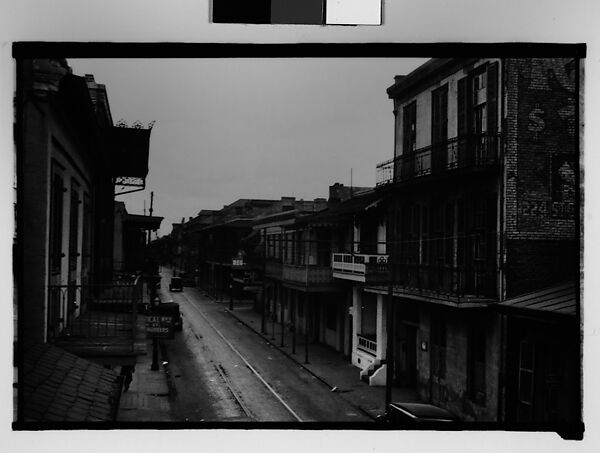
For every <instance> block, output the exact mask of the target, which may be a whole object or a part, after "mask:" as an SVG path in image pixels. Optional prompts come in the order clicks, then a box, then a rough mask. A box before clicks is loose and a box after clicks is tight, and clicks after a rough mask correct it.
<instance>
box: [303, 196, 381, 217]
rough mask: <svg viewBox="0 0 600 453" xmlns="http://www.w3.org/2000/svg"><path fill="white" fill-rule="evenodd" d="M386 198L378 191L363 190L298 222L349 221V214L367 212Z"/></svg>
mask: <svg viewBox="0 0 600 453" xmlns="http://www.w3.org/2000/svg"><path fill="white" fill-rule="evenodd" d="M385 198H386V196H385V195H382V194H381V193H379V192H376V191H370V192H363V193H361V194H359V195H357V196H355V197H353V198H350V199H348V200H346V201H343V202H341V203H339V204H337V205H333V206H331V207H330V208H327V209H325V210H323V211H321V212H318V213H316V214H314V215H310V216H307V217H303V218H301V219H299V220H298V221H297V222H296V223H298V224H311V225H327V224H336V223H343V222H345V221H347V218H348V216H351V215H353V214H358V213H361V212H365V211H367V210H368V209H371V208H374V207H376V206H378V205H379V203H380V202H381V201H383V200H384V199H385Z"/></svg>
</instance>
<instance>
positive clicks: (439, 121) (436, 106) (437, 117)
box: [431, 84, 452, 171]
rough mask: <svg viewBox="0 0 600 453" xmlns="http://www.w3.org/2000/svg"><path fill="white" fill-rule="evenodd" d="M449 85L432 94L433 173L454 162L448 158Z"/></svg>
mask: <svg viewBox="0 0 600 453" xmlns="http://www.w3.org/2000/svg"><path fill="white" fill-rule="evenodd" d="M447 140H448V84H446V85H444V86H442V87H440V88H438V89H436V90H434V91H433V92H432V93H431V144H432V166H433V171H436V170H441V169H443V168H445V167H446V165H447V163H448V162H451V161H452V160H451V159H449V157H452V156H448V146H447V145H446V141H447Z"/></svg>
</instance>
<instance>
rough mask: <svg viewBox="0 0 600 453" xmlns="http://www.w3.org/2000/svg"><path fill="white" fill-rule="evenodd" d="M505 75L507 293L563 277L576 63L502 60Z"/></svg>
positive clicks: (572, 184) (569, 229) (572, 230)
mask: <svg viewBox="0 0 600 453" xmlns="http://www.w3.org/2000/svg"><path fill="white" fill-rule="evenodd" d="M504 77H505V80H506V85H505V93H504V94H505V98H504V103H505V104H504V105H505V112H506V113H505V118H504V125H503V130H504V132H505V136H504V137H505V143H504V145H505V148H504V155H505V159H504V164H505V226H506V257H505V260H506V295H507V297H510V295H511V294H513V295H514V294H518V293H519V292H521V291H524V290H529V289H535V287H536V285H545V284H551V283H555V282H556V281H557V280H560V279H561V277H562V278H564V272H563V274H561V272H560V269H561V266H562V269H563V270H564V269H565V265H564V263H565V262H568V263H569V264H573V262H572V257H571V255H572V253H573V247H574V246H576V244H575V242H574V239H575V235H576V224H575V217H576V202H577V200H576V183H577V178H576V172H578V171H579V170H578V149H577V141H576V133H577V127H576V116H575V109H576V108H577V103H576V101H577V96H576V93H575V91H576V83H575V78H576V68H575V62H574V60H573V59H560V58H551V59H536V58H533V59H508V60H506V63H505V65H504ZM565 260H566V261H565ZM561 262H562V265H557V263H561ZM575 264H576V263H575ZM538 287H539V286H538Z"/></svg>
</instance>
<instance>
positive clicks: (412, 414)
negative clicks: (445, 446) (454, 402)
mask: <svg viewBox="0 0 600 453" xmlns="http://www.w3.org/2000/svg"><path fill="white" fill-rule="evenodd" d="M389 409H390V410H389V412H388V420H387V421H388V422H390V423H392V424H394V425H401V426H409V427H415V428H416V427H417V426H418V427H426V426H435V427H437V428H439V427H442V428H443V427H444V426H447V427H450V426H451V425H452V424H453V423H456V422H458V421H459V420H458V418H457V417H456V416H455V415H454V414H452V413H451V412H449V411H447V410H446V409H442V408H441V407H437V406H434V405H433V404H426V403H390V406H389Z"/></svg>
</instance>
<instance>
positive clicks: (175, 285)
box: [169, 277, 183, 291]
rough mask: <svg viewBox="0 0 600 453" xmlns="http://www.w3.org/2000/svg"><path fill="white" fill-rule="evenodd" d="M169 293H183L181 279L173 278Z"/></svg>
mask: <svg viewBox="0 0 600 453" xmlns="http://www.w3.org/2000/svg"><path fill="white" fill-rule="evenodd" d="M169 291H183V280H182V279H181V278H180V277H171V283H169Z"/></svg>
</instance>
